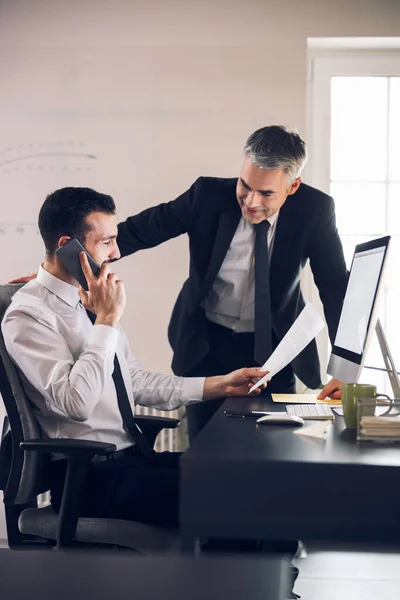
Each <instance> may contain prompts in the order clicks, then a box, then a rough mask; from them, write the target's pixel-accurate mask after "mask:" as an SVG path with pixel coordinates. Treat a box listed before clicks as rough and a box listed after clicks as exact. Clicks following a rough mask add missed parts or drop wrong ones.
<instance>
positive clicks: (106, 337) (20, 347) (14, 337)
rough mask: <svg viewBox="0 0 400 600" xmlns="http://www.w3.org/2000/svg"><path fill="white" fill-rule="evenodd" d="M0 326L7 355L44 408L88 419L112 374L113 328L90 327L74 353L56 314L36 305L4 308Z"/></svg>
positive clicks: (78, 418)
mask: <svg viewBox="0 0 400 600" xmlns="http://www.w3.org/2000/svg"><path fill="white" fill-rule="evenodd" d="M2 331H3V335H4V340H5V345H6V348H7V351H8V353H9V355H10V356H11V358H12V360H13V361H14V363H15V364H16V365H17V367H18V368H19V369H20V370H21V371H22V373H23V376H24V377H25V378H26V380H27V381H28V382H29V384H30V385H31V386H33V387H34V388H35V389H36V390H37V391H38V392H39V393H40V394H41V395H42V397H43V398H44V400H45V405H46V411H47V413H48V414H49V415H50V414H51V415H56V416H57V417H59V418H60V417H61V418H63V417H64V418H65V419H68V420H73V421H81V422H83V421H87V420H88V419H89V417H90V415H91V413H92V411H93V409H94V407H95V406H96V404H97V402H98V401H99V399H100V398H101V396H102V394H103V390H104V387H105V385H106V382H107V380H109V378H110V377H111V375H112V372H113V368H114V355H115V351H116V346H117V342H118V337H119V332H118V330H117V329H115V328H113V327H108V326H106V325H95V326H94V327H92V330H91V333H90V335H89V338H88V342H87V345H86V347H85V349H84V351H83V352H82V353H81V354H80V355H79V356H78V358H75V357H74V356H73V354H72V352H71V350H70V348H69V346H68V344H67V342H66V340H65V338H64V336H63V335H62V334H61V333H60V331H58V327H57V320H56V316H55V315H54V314H52V313H46V314H42V312H41V311H40V310H38V309H37V308H36V307H31V306H28V307H24V306H16V307H15V308H13V309H11V310H10V311H8V312H7V314H6V316H5V318H4V320H3V323H2Z"/></svg>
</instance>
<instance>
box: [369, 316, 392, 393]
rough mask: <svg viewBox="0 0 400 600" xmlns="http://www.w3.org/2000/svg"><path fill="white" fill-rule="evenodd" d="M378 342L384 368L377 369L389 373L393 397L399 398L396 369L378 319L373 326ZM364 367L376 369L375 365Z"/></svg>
mask: <svg viewBox="0 0 400 600" xmlns="http://www.w3.org/2000/svg"><path fill="white" fill-rule="evenodd" d="M375 331H376V335H377V337H378V342H379V345H380V347H381V352H382V357H383V362H384V363H385V367H386V368H385V369H380V368H379V369H378V370H379V371H386V373H387V374H388V375H389V381H390V385H391V386H392V391H393V398H400V379H399V375H398V373H397V371H396V367H395V364H394V360H393V357H392V353H391V352H390V349H389V345H388V343H387V339H386V336H385V333H384V331H383V327H382V323H381V322H380V320H379V319H378V320H377V322H376V327H375ZM365 368H366V369H377V367H365Z"/></svg>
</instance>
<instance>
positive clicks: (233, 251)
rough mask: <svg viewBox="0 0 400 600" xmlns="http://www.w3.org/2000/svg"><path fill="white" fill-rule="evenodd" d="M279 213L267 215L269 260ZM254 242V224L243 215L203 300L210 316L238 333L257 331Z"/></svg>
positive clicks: (208, 316)
mask: <svg viewBox="0 0 400 600" xmlns="http://www.w3.org/2000/svg"><path fill="white" fill-rule="evenodd" d="M278 216H279V211H278V212H277V213H275V214H274V215H272V217H270V218H269V219H267V220H268V222H269V223H270V228H269V229H268V232H267V244H268V257H269V260H270V261H271V255H272V251H273V245H274V240H275V232H276V224H277V221H278ZM254 243H255V230H254V226H253V225H252V224H251V223H248V222H247V221H245V220H244V219H243V218H241V219H240V221H239V225H238V227H237V229H236V232H235V235H234V236H233V238H232V241H231V244H230V246H229V249H228V252H227V253H226V256H225V259H224V262H223V263H222V265H221V268H220V270H219V273H218V275H217V277H216V279H215V281H214V283H213V285H212V288H211V290H210V291H209V293H208V294H207V296H206V298H205V299H204V301H203V303H202V306H203V308H204V310H205V312H206V316H207V319H209V320H210V321H213V322H214V323H217V324H218V325H223V326H224V327H228V328H229V329H232V330H233V331H235V332H236V333H244V332H248V331H254Z"/></svg>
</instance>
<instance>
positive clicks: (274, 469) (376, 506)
mask: <svg viewBox="0 0 400 600" xmlns="http://www.w3.org/2000/svg"><path fill="white" fill-rule="evenodd" d="M283 408H284V407H283V406H282V405H280V406H279V405H276V404H274V403H273V402H272V400H271V399H270V398H267V399H265V400H263V401H261V400H260V399H250V398H248V397H247V398H240V399H228V400H226V402H225V403H224V405H223V406H222V407H221V409H220V410H219V411H218V412H217V413H216V414H215V416H214V417H213V418H212V419H211V421H210V422H209V423H208V424H207V426H206V427H205V428H204V430H203V431H202V432H201V433H200V434H199V436H198V437H197V438H196V439H195V441H194V443H193V445H192V446H191V447H190V448H189V450H188V451H187V452H186V453H185V454H184V455H183V456H182V459H181V508H180V518H181V535H182V548H183V549H184V550H187V551H193V550H194V548H195V544H196V540H197V539H198V538H201V537H221V538H224V537H227V538H250V539H252V538H257V539H260V538H261V539H271V540H272V539H275V540H282V539H302V540H329V541H343V542H365V541H368V542H377V543H382V542H383V543H396V542H397V543H398V542H400V446H393V445H392V446H380V445H371V444H370V443H368V442H363V443H357V442H356V439H355V432H351V431H348V430H346V429H345V428H344V423H343V418H342V417H337V418H336V422H335V424H334V425H333V426H332V428H331V431H330V433H329V435H328V439H327V440H326V441H323V440H318V439H312V438H305V437H304V436H298V435H294V434H293V428H289V427H288V426H276V425H274V426H266V425H257V424H256V420H255V419H252V418H246V419H241V418H232V417H230V418H229V417H225V416H224V410H227V409H228V410H229V409H231V410H234V409H236V410H244V411H249V410H277V411H279V410H282V409H283Z"/></svg>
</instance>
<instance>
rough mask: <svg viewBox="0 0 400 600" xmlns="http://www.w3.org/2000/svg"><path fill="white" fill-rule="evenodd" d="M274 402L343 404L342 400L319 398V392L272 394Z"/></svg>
mask: <svg viewBox="0 0 400 600" xmlns="http://www.w3.org/2000/svg"><path fill="white" fill-rule="evenodd" d="M271 396H272V400H273V402H278V403H282V404H293V403H296V404H319V403H322V404H330V405H338V406H341V405H342V401H341V400H331V399H330V398H326V400H318V398H317V396H318V394H315V395H314V394H271Z"/></svg>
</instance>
